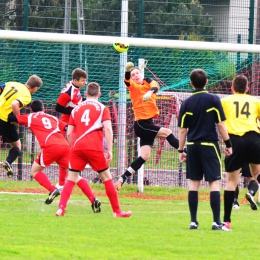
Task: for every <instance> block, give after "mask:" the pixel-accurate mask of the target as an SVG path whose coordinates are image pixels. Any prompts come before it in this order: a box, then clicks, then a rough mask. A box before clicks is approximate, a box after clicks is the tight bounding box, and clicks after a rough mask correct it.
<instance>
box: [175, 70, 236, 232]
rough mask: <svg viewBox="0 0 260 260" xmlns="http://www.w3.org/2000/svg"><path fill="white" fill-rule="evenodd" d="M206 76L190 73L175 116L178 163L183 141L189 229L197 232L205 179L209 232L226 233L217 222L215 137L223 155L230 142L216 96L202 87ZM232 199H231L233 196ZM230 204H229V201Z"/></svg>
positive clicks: (217, 152) (228, 151) (200, 72)
mask: <svg viewBox="0 0 260 260" xmlns="http://www.w3.org/2000/svg"><path fill="white" fill-rule="evenodd" d="M207 83H208V79H207V74H206V72H205V71H204V70H202V69H195V70H193V71H192V72H191V73H190V84H191V86H192V87H193V88H194V91H193V93H192V95H191V96H190V97H189V98H187V99H186V100H185V101H184V102H183V103H182V105H181V109H180V115H179V121H178V126H179V128H180V129H179V149H178V151H179V159H180V161H181V162H184V161H185V156H186V155H185V153H183V149H184V146H185V141H186V137H187V169H186V178H187V179H189V180H190V182H189V193H188V203H189V209H190V216H191V223H190V227H189V228H190V229H198V226H199V223H198V221H197V210H198V190H199V187H200V182H201V180H202V179H203V177H204V178H205V181H207V182H208V183H209V187H210V206H211V209H212V213H213V223H212V230H224V231H227V230H226V228H225V226H223V225H222V223H221V221H220V180H221V174H222V170H221V159H220V150H219V145H218V134H217V130H216V127H217V128H218V131H219V133H220V135H221V136H222V138H223V139H224V140H225V144H226V148H225V155H226V156H229V155H230V154H232V148H231V142H230V140H229V135H228V132H227V129H226V125H225V123H224V120H225V119H226V118H225V115H224V112H223V108H222V106H221V102H220V99H219V97H218V96H217V95H214V94H210V93H208V91H207V90H206V88H205V86H206V84H207ZM233 199H234V195H233ZM232 202H233V200H232Z"/></svg>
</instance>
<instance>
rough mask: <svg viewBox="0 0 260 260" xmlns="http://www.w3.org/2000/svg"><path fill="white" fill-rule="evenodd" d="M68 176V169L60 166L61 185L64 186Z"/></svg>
mask: <svg viewBox="0 0 260 260" xmlns="http://www.w3.org/2000/svg"><path fill="white" fill-rule="evenodd" d="M66 177H67V171H66V170H65V169H64V168H61V167H59V185H60V186H64V185H65V180H66Z"/></svg>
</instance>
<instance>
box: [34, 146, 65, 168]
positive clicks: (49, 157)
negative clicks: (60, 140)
mask: <svg viewBox="0 0 260 260" xmlns="http://www.w3.org/2000/svg"><path fill="white" fill-rule="evenodd" d="M69 156H70V147H69V145H59V144H54V145H50V146H47V147H45V148H43V149H42V151H41V153H40V154H39V155H38V156H37V158H36V159H35V162H37V163H38V164H40V165H41V166H42V167H48V166H50V165H51V164H52V163H53V162H56V163H57V164H58V165H59V166H60V167H62V168H64V169H68V168H69Z"/></svg>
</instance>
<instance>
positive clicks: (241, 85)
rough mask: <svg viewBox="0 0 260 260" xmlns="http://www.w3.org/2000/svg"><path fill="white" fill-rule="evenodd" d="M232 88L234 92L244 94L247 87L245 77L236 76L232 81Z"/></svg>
mask: <svg viewBox="0 0 260 260" xmlns="http://www.w3.org/2000/svg"><path fill="white" fill-rule="evenodd" d="M232 86H233V88H234V90H235V92H237V93H242V94H243V93H245V92H246V88H247V86H248V80H247V77H246V76H244V75H237V76H236V77H235V78H234V79H233V81H232Z"/></svg>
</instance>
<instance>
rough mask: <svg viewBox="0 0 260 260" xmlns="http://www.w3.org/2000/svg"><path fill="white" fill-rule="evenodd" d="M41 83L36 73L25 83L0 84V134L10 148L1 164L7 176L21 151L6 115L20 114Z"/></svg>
mask: <svg viewBox="0 0 260 260" xmlns="http://www.w3.org/2000/svg"><path fill="white" fill-rule="evenodd" d="M41 85H42V80H41V78H40V77H38V76H36V75H32V76H30V77H29V79H28V80H27V82H26V83H25V84H22V83H19V82H6V83H4V84H2V85H1V95H0V135H1V136H2V139H3V142H4V143H9V144H10V146H11V149H10V150H9V153H8V156H7V158H6V159H5V161H4V162H3V164H2V166H3V168H4V170H5V171H6V173H7V176H8V177H9V178H11V177H13V175H14V172H13V168H12V163H13V162H14V161H15V160H16V158H17V157H18V155H19V154H20V151H21V141H20V138H19V134H18V132H17V129H16V126H15V125H14V124H11V123H9V122H8V115H9V114H10V113H13V114H14V115H15V116H17V115H20V110H21V109H22V108H23V107H25V106H27V105H28V104H29V103H31V100H32V97H31V95H32V94H34V93H35V92H36V91H37V90H38V89H39V88H40V87H41Z"/></svg>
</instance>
